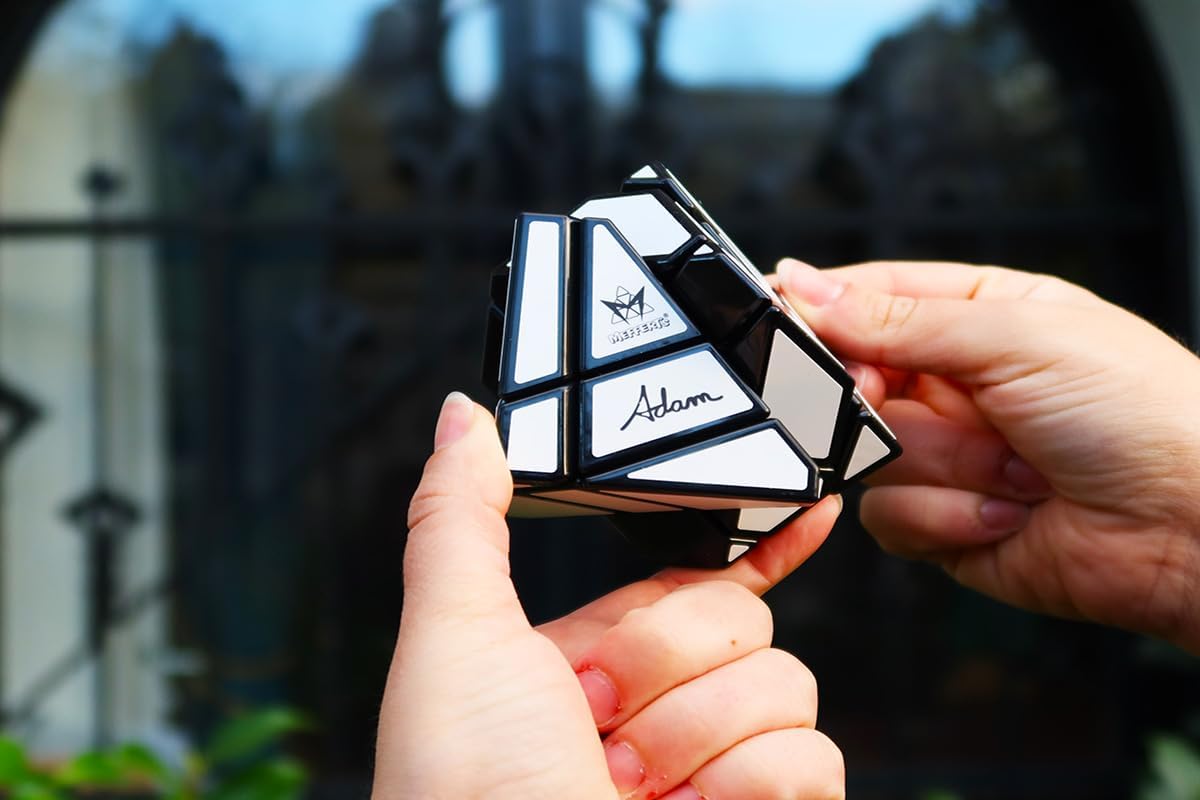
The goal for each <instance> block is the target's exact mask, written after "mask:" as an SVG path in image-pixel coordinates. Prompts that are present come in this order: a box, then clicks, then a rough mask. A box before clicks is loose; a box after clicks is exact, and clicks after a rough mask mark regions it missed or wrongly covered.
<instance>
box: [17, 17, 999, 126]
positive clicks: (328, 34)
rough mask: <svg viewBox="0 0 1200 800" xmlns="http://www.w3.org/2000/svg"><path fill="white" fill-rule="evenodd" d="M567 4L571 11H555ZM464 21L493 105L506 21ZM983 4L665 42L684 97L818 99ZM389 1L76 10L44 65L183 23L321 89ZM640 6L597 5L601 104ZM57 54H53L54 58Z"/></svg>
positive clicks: (683, 31)
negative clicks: (940, 17) (934, 24)
mask: <svg viewBox="0 0 1200 800" xmlns="http://www.w3.org/2000/svg"><path fill="white" fill-rule="evenodd" d="M549 1H550V2H565V1H566V0H549ZM450 2H451V7H452V8H456V9H457V15H456V16H457V19H458V22H456V24H455V26H454V28H453V29H452V32H451V37H450V40H449V41H448V54H447V73H448V77H449V81H450V85H451V89H452V91H453V92H454V94H455V96H456V97H457V98H458V99H459V100H460V102H463V103H464V104H466V105H476V104H479V103H481V102H483V101H485V100H486V99H487V97H488V96H489V94H490V91H491V89H492V87H493V86H494V85H495V82H496V78H497V55H498V49H497V46H496V41H495V36H496V30H497V14H496V10H495V8H494V6H493V4H492V3H491V2H488V0H450ZM974 3H975V0H676V2H675V3H674V8H673V9H672V11H670V12H669V14H668V16H667V19H666V23H665V27H664V35H663V54H662V61H663V67H664V70H665V72H666V73H667V75H668V76H669V77H670V78H671V79H672V80H674V81H676V82H677V83H680V84H682V85H685V86H691V87H698V86H722V87H734V86H738V87H747V86H756V87H772V88H792V89H819V88H827V87H831V86H834V85H837V84H838V83H840V82H841V81H842V80H844V79H845V78H846V77H848V76H850V75H852V74H853V73H854V72H855V71H856V70H857V68H858V67H859V66H860V65H861V64H862V63H863V61H864V59H865V57H866V55H867V54H868V53H869V52H870V49H871V47H872V46H873V45H874V43H875V42H876V41H878V40H879V38H881V36H884V35H887V34H888V33H892V32H894V31H897V30H899V29H901V28H903V27H905V26H906V25H907V24H909V23H910V22H911V21H912V20H913V19H915V18H916V17H918V16H920V15H922V14H924V13H927V12H928V11H930V10H933V9H937V10H940V11H941V12H943V13H946V14H962V13H965V12H966V11H967V10H968V9H969V8H970V7H972V6H973V5H974ZM381 4H382V2H381V0H300V2H297V0H71V2H69V3H67V4H66V5H65V6H64V7H63V10H62V11H60V12H59V14H58V16H57V18H56V20H55V21H54V23H53V24H52V25H51V27H50V29H49V31H48V32H47V34H46V35H45V36H44V37H43V43H42V44H43V46H42V47H41V48H40V49H41V51H42V53H41V55H42V57H43V58H46V59H50V60H53V59H54V58H56V55H55V54H56V52H57V53H58V56H57V57H69V58H74V59H78V58H79V57H80V54H81V53H83V54H85V55H86V56H87V57H89V58H93V59H98V60H104V59H105V57H106V54H111V53H115V52H117V51H118V50H119V49H120V48H121V46H122V44H123V43H124V42H126V41H128V39H130V38H133V39H135V40H140V41H143V42H154V41H158V40H161V38H162V37H163V36H164V35H165V34H166V33H167V32H168V31H170V30H171V28H172V27H173V26H174V24H175V23H176V21H177V20H179V19H184V20H187V21H188V22H189V23H190V24H191V25H192V26H194V27H196V28H198V29H200V30H202V31H206V32H208V33H210V34H212V35H214V36H215V37H216V38H217V39H219V40H220V41H221V42H222V44H223V45H224V46H225V48H226V49H227V51H228V52H229V53H230V55H231V62H232V63H233V64H234V66H235V69H237V70H238V72H239V74H240V75H241V76H242V77H243V78H244V79H245V80H246V81H247V82H248V83H249V84H250V85H251V88H252V91H253V90H255V89H260V90H262V91H269V90H271V84H272V83H273V82H276V81H282V80H288V79H292V80H301V81H309V82H312V81H318V82H319V80H320V78H321V76H326V77H332V76H335V75H336V74H337V73H338V72H340V71H341V69H342V68H344V67H345V65H346V64H347V63H348V62H349V60H350V59H351V57H352V55H353V53H354V52H355V50H356V48H357V46H358V42H359V40H360V37H361V33H362V29H363V25H364V23H365V22H366V20H367V19H369V17H370V14H371V12H372V11H373V10H375V9H376V8H378V7H379V6H380V5H381ZM639 9H640V3H638V2H637V0H595V2H592V3H591V5H590V10H589V14H588V43H587V45H588V67H589V72H590V73H591V75H592V80H593V81H594V82H595V84H596V86H597V88H598V89H600V91H601V92H603V93H605V94H608V95H611V96H614V97H619V96H620V95H621V93H622V91H623V90H624V89H627V88H628V87H629V85H630V83H631V81H632V80H633V79H634V76H635V75H636V70H637V63H638V55H637V46H636V40H635V39H634V37H633V35H632V32H633V26H631V25H630V24H629V21H628V17H630V16H631V15H632V16H633V17H635V18H636V16H637V14H639V13H640V11H639ZM47 51H48V52H47Z"/></svg>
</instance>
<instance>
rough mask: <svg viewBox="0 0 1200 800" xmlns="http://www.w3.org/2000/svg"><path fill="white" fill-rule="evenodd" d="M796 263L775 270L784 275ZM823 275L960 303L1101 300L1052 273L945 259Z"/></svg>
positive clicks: (874, 264) (877, 263) (837, 270)
mask: <svg viewBox="0 0 1200 800" xmlns="http://www.w3.org/2000/svg"><path fill="white" fill-rule="evenodd" d="M795 261H796V260H795V259H790V258H785V259H783V260H782V261H780V262H779V264H778V265H777V266H776V270H777V271H779V272H780V273H781V274H782V273H785V272H786V271H787V270H788V269H789V268H790V266H791V264H792V263H794V262H795ZM822 272H823V273H824V274H825V275H827V276H829V277H830V278H833V279H834V280H836V281H839V282H845V283H853V284H856V285H858V286H861V287H862V288H864V289H870V290H872V291H876V292H884V293H886V294H894V295H903V296H905V297H943V298H950V299H958V300H1016V299H1022V298H1029V299H1035V300H1042V301H1047V302H1056V303H1063V304H1066V305H1077V306H1090V305H1095V304H1097V303H1102V302H1104V301H1103V300H1101V299H1100V298H1099V297H1097V296H1096V295H1094V294H1092V293H1091V292H1089V291H1088V290H1087V289H1084V288H1083V287H1081V286H1076V285H1074V284H1072V283H1068V282H1066V281H1064V280H1061V279H1059V278H1056V277H1053V276H1051V275H1043V274H1038V273H1033V272H1023V271H1021V270H1016V269H1008V268H1006V267H994V266H990V265H976V264H959V263H954V262H949V261H868V262H864V263H861V264H850V265H848V266H844V267H832V268H830V269H824V270H822Z"/></svg>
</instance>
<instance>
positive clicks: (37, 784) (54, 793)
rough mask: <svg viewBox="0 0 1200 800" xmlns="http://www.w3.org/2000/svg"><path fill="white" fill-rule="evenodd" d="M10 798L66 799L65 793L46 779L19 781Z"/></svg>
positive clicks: (32, 799)
mask: <svg viewBox="0 0 1200 800" xmlns="http://www.w3.org/2000/svg"><path fill="white" fill-rule="evenodd" d="M9 798H10V800H68V797H67V794H66V793H65V792H63V791H62V790H61V789H59V788H58V787H56V786H54V785H53V784H51V783H50V782H49V781H47V780H36V779H35V780H29V781H26V782H24V783H19V784H17V785H16V786H15V787H13V790H12V792H11V794H10V795H9Z"/></svg>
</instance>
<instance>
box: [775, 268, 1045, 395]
mask: <svg viewBox="0 0 1200 800" xmlns="http://www.w3.org/2000/svg"><path fill="white" fill-rule="evenodd" d="M785 263H786V264H787V269H786V270H784V271H783V272H782V273H781V276H780V283H781V284H782V288H783V290H784V295H785V296H786V297H787V299H788V300H789V301H790V302H791V303H792V305H794V306H795V307H796V310H797V311H798V312H800V315H801V316H802V317H803V318H804V320H805V321H806V322H807V323H808V324H809V325H810V326H811V327H812V328H813V330H814V331H815V332H816V334H817V335H818V336H819V337H820V338H821V340H822V341H824V342H825V343H826V344H827V345H828V346H829V347H830V348H831V349H832V350H834V351H835V352H837V353H838V354H839V355H840V356H842V357H844V358H846V359H849V360H851V361H859V362H863V363H866V364H871V365H874V366H879V367H888V368H891V369H897V370H904V371H906V372H925V373H930V374H934V375H945V376H947V377H951V378H955V379H957V380H961V381H963V382H966V383H992V382H999V381H1000V380H1003V378H1004V377H1006V376H1007V375H1009V374H1012V373H1013V372H1014V371H1019V370H1020V369H1021V367H1022V365H1024V364H1025V363H1026V362H1027V361H1028V360H1029V358H1030V357H1031V356H1032V355H1033V354H1034V353H1035V352H1036V351H1037V350H1039V349H1040V348H1039V347H1038V343H1037V341H1036V340H1034V339H1032V338H1031V336H1030V334H1029V331H1030V330H1031V328H1035V327H1036V326H1035V325H1033V324H1032V323H1033V321H1032V320H1031V319H1028V318H1029V317H1030V316H1032V314H1031V312H1030V311H1029V306H1028V305H1026V304H1022V303H1020V302H1017V301H1013V300H976V299H961V298H945V297H908V296H904V295H896V294H888V293H886V292H880V291H875V290H873V289H870V288H868V287H864V286H860V285H856V284H853V283H849V282H845V281H841V280H838V279H835V278H834V277H833V276H831V275H830V274H829V273H826V272H823V271H821V270H818V269H817V268H815V267H811V266H809V265H807V264H803V263H800V262H797V261H792V260H789V261H787V262H785Z"/></svg>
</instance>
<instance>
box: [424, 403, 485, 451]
mask: <svg viewBox="0 0 1200 800" xmlns="http://www.w3.org/2000/svg"><path fill="white" fill-rule="evenodd" d="M474 422H475V402H474V401H473V400H471V398H470V397H467V396H466V395H465V394H463V393H462V392H459V391H453V392H450V394H448V395H446V399H445V400H443V401H442V409H441V411H440V412H439V413H438V420H437V426H436V428H435V429H434V432H433V451H434V452H435V453H436V452H437V451H439V450H441V449H442V448H445V447H449V446H450V445H452V444H454V443H455V442H457V441H459V440H460V439H462V438H463V437H464V436H466V435H467V432H468V431H469V430H471V426H472V425H473V424H474Z"/></svg>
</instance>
